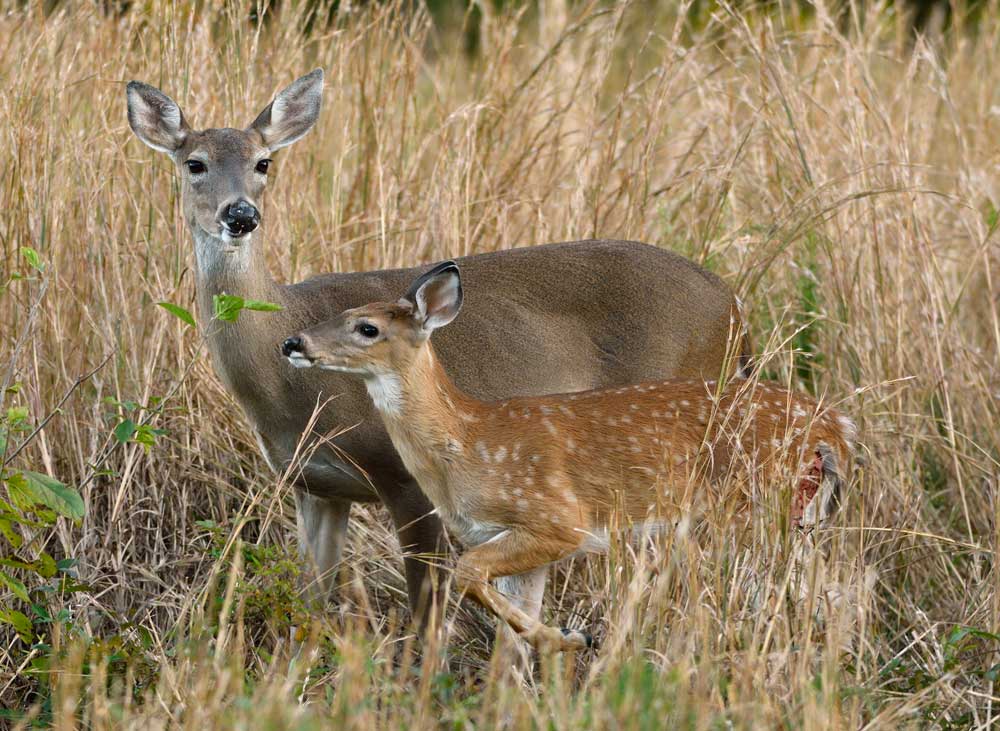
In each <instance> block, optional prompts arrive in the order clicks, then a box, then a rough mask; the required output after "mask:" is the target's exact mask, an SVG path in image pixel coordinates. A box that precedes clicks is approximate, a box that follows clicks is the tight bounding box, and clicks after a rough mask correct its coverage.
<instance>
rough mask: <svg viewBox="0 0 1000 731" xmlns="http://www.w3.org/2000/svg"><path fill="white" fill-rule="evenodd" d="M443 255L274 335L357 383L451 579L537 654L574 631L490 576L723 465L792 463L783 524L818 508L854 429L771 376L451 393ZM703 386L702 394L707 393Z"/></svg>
mask: <svg viewBox="0 0 1000 731" xmlns="http://www.w3.org/2000/svg"><path fill="white" fill-rule="evenodd" d="M462 296H463V295H462V284H461V278H460V275H459V270H458V267H457V266H456V265H455V263H454V262H445V263H443V264H440V265H438V266H437V267H435V268H433V269H432V270H431V271H429V272H427V273H426V274H424V275H423V276H421V277H420V278H418V279H417V280H416V281H415V282H414V283H413V285H412V286H411V287H410V289H409V291H408V292H407V293H406V294H405V295H403V297H402V298H401V299H399V300H398V301H397V302H383V303H376V304H369V305H365V306H363V307H358V308H356V309H351V310H347V311H346V312H344V313H342V314H341V315H340V316H339V317H336V318H334V319H332V320H329V321H327V322H325V323H322V324H320V325H316V326H314V327H312V328H310V329H308V330H305V331H303V332H301V333H300V334H298V335H296V336H293V337H290V338H288V339H287V340H286V341H285V342H284V343H283V344H282V353H283V354H284V355H285V356H286V357H287V358H288V359H289V361H290V362H291V363H292V364H293V365H295V366H297V367H309V366H317V367H319V368H323V369H327V370H331V371H339V372H342V373H354V374H358V375H360V376H362V377H363V379H364V382H365V385H366V386H367V389H368V393H369V394H370V396H371V398H372V400H373V402H374V404H375V408H376V410H377V411H378V412H379V414H380V415H381V417H382V419H383V421H384V423H385V427H386V430H387V432H388V433H389V436H390V437H391V439H392V443H393V445H394V446H395V448H396V449H397V450H398V452H399V454H400V456H401V457H402V460H403V463H404V464H405V465H406V468H407V470H408V471H409V472H410V473H411V474H412V475H413V476H414V477H415V478H416V480H417V482H418V484H419V485H420V487H421V488H422V489H423V491H424V492H425V493H426V495H427V497H428V498H429V499H430V501H431V502H432V503H433V504H434V507H435V509H436V512H437V514H438V515H439V516H440V517H441V519H442V520H443V521H444V522H445V524H446V525H447V527H448V529H449V531H451V532H452V534H453V535H455V536H456V537H457V538H458V539H459V540H460V541H461V542H462V543H463V544H464V545H465V546H466V548H467V550H466V551H465V553H464V554H463V555H462V556H461V557H460V559H459V560H458V564H457V566H456V569H455V573H454V577H455V581H456V584H457V587H458V589H459V590H460V591H461V592H462V593H463V595H465V594H467V595H468V596H470V597H471V598H473V599H474V600H476V601H477V602H479V603H480V604H482V605H483V606H484V607H485V608H486V609H488V610H489V611H491V612H493V613H494V614H496V615H497V616H498V617H500V618H501V619H503V620H505V621H506V622H507V623H508V624H509V625H510V626H511V627H512V628H513V629H514V631H515V632H517V633H518V634H519V635H521V636H522V637H523V638H524V639H526V640H527V641H528V642H530V643H531V644H533V645H535V646H536V647H538V648H551V649H578V648H582V647H586V646H589V645H590V638H589V637H588V636H587V635H586V634H584V633H582V632H578V631H571V630H559V629H556V628H554V627H549V626H547V625H545V624H542V623H541V622H539V621H538V619H537V617H533V616H531V612H530V611H524V609H522V608H521V607H519V606H517V605H516V603H515V602H512V601H511V600H509V599H508V598H507V597H506V596H505V595H504V594H503V593H502V592H501V591H499V590H498V589H497V588H494V587H493V586H491V585H490V583H489V582H490V581H491V580H493V579H498V578H501V577H511V576H519V575H529V576H530V575H537V574H538V572H540V571H545V569H546V567H547V565H548V564H550V563H552V562H554V561H558V560H560V559H564V558H566V557H568V556H571V555H573V554H575V553H577V552H586V551H601V550H605V549H606V547H607V535H608V530H609V529H610V528H613V527H618V526H621V525H627V526H632V527H636V526H642V525H648V524H650V523H663V522H664V521H665V520H669V519H670V517H671V516H677V515H678V514H679V513H681V512H682V511H685V510H690V509H691V507H692V503H699V502H701V501H704V500H707V501H709V502H711V501H718V500H728V499H734V500H735V501H736V502H737V503H738V504H739V505H743V504H745V503H746V498H745V497H744V496H742V495H734V496H726V495H716V494H713V486H714V485H716V484H717V483H718V478H719V477H720V476H721V475H723V474H724V473H726V471H728V470H729V469H730V468H731V467H732V466H734V465H736V466H741V465H742V463H744V462H745V463H749V464H750V465H751V469H750V474H751V475H753V476H755V477H757V478H759V481H761V482H763V484H767V482H766V481H765V480H767V479H768V477H770V479H771V480H772V481H773V480H775V479H776V478H777V477H778V476H780V475H782V474H788V473H793V474H795V475H796V476H797V477H796V479H795V488H794V490H793V497H792V505H791V508H790V517H791V521H792V522H793V523H794V524H796V525H798V526H799V527H807V528H808V527H812V526H815V525H817V524H819V523H821V522H822V521H824V520H825V519H826V518H827V517H828V516H829V515H830V514H831V512H832V510H833V509H834V507H835V506H836V503H837V501H838V495H839V492H840V490H841V483H842V480H841V475H842V474H843V473H844V472H843V471H844V469H845V468H846V465H847V463H848V460H849V459H850V457H851V454H852V449H853V440H854V434H855V427H854V424H853V423H852V422H851V420H850V419H848V418H847V417H846V416H843V415H841V414H838V413H835V412H833V411H829V410H827V411H825V412H822V411H820V410H819V407H818V404H817V403H816V402H815V401H814V400H813V399H811V398H808V397H805V396H801V395H798V394H794V393H791V392H789V391H787V390H785V389H781V388H778V387H776V386H771V385H762V384H752V383H751V382H749V381H742V380H739V381H735V382H733V383H732V384H730V385H729V386H727V387H725V388H720V387H719V386H718V384H717V383H715V382H713V381H704V380H695V379H688V380H684V379H674V380H666V381H657V382H647V383H641V384H637V385H633V386H628V387H624V388H611V389H604V390H597V391H585V392H579V393H567V394H560V395H550V396H535V397H526V398H515V399H509V400H507V401H500V402H483V401H479V400H477V399H475V398H472V397H471V396H469V395H468V394H466V393H464V392H463V391H462V390H460V389H459V388H458V387H457V386H456V385H455V384H454V383H453V382H452V381H451V379H449V377H448V375H447V374H446V373H445V371H444V369H443V368H442V367H441V365H440V363H439V362H438V359H437V356H436V355H435V351H434V347H433V346H432V345H431V342H430V335H431V333H432V332H433V331H434V330H436V329H438V328H440V327H443V326H445V325H447V324H448V323H450V322H451V321H452V320H453V319H454V318H455V317H456V316H457V315H458V313H459V310H460V308H461V306H462ZM717 390H718V391H719V392H718V393H716V391H717Z"/></svg>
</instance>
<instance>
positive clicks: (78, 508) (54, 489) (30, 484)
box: [21, 470, 85, 520]
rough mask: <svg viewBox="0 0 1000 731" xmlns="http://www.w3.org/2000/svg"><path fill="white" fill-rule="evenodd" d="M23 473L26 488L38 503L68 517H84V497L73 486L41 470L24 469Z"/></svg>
mask: <svg viewBox="0 0 1000 731" xmlns="http://www.w3.org/2000/svg"><path fill="white" fill-rule="evenodd" d="M21 474H22V475H23V476H24V480H25V485H24V487H25V489H26V490H27V492H28V494H29V495H30V496H31V497H32V498H34V500H35V502H36V503H40V504H42V505H44V506H45V507H47V508H51V509H52V510H54V511H55V512H57V513H58V514H59V515H62V516H65V517H67V518H73V519H74V520H79V519H80V518H82V517H83V515H84V512H85V508H84V505H83V498H82V497H80V493H78V492H77V491H76V490H74V489H73V488H72V487H69V486H67V485H64V484H63V483H61V482H59V480H57V479H55V478H54V477H49V476H48V475H43V474H42V473H40V472H32V471H30V470H22V471H21Z"/></svg>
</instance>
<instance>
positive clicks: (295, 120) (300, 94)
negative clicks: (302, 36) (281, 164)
mask: <svg viewBox="0 0 1000 731" xmlns="http://www.w3.org/2000/svg"><path fill="white" fill-rule="evenodd" d="M322 106H323V69H315V70H314V71H310V72H309V73H308V74H306V75H305V76H303V77H302V78H299V79H296V80H295V81H293V82H292V83H291V84H290V85H289V86H287V87H285V88H284V89H282V90H281V91H280V92H278V95H277V96H276V97H274V101H272V102H271V103H270V104H268V105H267V106H266V107H265V108H264V111H263V112H261V113H260V114H259V115H257V119H255V120H254V121H253V124H251V125H250V128H251V129H254V130H257V132H258V133H259V134H260V136H261V137H263V138H264V144H265V145H267V147H268V149H270V150H277V149H278V148H280V147H285V146H287V145H290V144H292V143H293V142H295V141H296V140H298V139H299V138H301V137H302V136H303V135H305V133H306V132H308V131H309V130H310V129H312V126H313V125H314V124H316V120H317V119H319V110H320V108H321V107H322Z"/></svg>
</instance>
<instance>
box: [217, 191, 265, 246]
mask: <svg viewBox="0 0 1000 731" xmlns="http://www.w3.org/2000/svg"><path fill="white" fill-rule="evenodd" d="M259 223H260V211H258V210H257V208H256V206H254V205H253V204H252V203H250V202H249V201H246V200H242V199H241V200H238V201H236V202H235V203H232V204H230V205H229V206H228V207H227V208H226V210H225V212H224V213H223V215H222V225H223V226H224V227H225V229H226V232H227V233H229V235H231V236H234V237H237V238H238V237H240V236H245V235H246V234H248V233H250V232H251V231H253V230H254V229H255V228H257V226H258V224H259Z"/></svg>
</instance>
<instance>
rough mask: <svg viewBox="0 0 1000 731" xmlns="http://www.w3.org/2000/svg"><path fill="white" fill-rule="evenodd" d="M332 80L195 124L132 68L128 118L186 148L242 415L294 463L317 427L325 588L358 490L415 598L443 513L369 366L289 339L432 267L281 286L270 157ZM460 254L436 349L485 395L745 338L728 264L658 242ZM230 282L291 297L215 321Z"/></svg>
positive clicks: (314, 486)
mask: <svg viewBox="0 0 1000 731" xmlns="http://www.w3.org/2000/svg"><path fill="white" fill-rule="evenodd" d="M322 83H323V77H322V72H320V71H318V70H317V71H314V72H313V73H311V74H309V75H307V76H305V77H303V78H301V79H299V80H297V81H296V82H294V83H293V84H292V85H290V86H289V87H288V88H286V89H284V90H283V91H282V92H280V93H279V94H278V95H277V96H276V97H275V99H274V101H273V102H272V103H271V104H270V105H268V106H267V107H266V108H265V109H264V111H263V112H261V114H260V115H259V116H258V117H257V119H256V120H255V121H254V122H253V123H252V124H251V125H250V126H249V127H247V128H246V129H228V128H227V129H208V130H203V131H198V130H194V129H192V128H191V127H190V126H189V125H188V123H187V121H186V119H185V117H184V115H183V114H182V112H181V110H180V108H179V107H178V106H177V105H176V103H174V102H173V101H172V100H171V99H169V98H168V97H166V96H165V95H164V94H162V93H161V92H160V91H158V90H156V89H154V88H153V87H150V86H147V85H145V84H141V83H138V82H131V83H130V84H129V85H128V94H127V96H128V107H129V122H130V125H131V127H132V129H133V130H134V131H135V133H136V134H137V135H138V136H139V137H140V139H142V140H143V141H144V142H146V143H147V144H149V145H150V146H152V147H154V148H155V149H157V150H160V151H163V152H166V153H168V154H169V155H170V156H171V157H172V159H173V160H174V161H175V163H176V165H177V169H178V174H179V176H180V180H181V189H182V198H183V211H184V217H185V220H186V222H187V225H188V228H189V229H190V231H191V235H192V238H193V240H194V245H195V259H196V281H197V298H198V311H199V319H200V320H201V323H202V325H203V327H204V329H205V332H206V336H207V339H208V346H209V350H210V353H211V358H212V362H213V365H214V368H215V370H216V372H217V374H218V376H219V378H220V379H221V381H222V382H223V384H224V385H225V386H226V388H227V390H228V391H229V392H230V393H231V394H232V395H233V397H234V398H235V400H236V401H237V403H239V405H240V407H241V408H242V409H243V411H244V412H245V414H246V415H247V418H248V420H249V421H250V423H251V425H252V427H253V429H254V430H255V432H256V435H257V440H258V442H259V444H260V447H261V451H262V452H263V454H264V456H265V458H266V459H267V461H268V463H269V464H270V465H271V466H272V468H273V469H275V470H276V471H278V472H282V471H284V470H285V469H286V468H287V467H288V465H289V464H290V462H291V460H292V458H293V455H294V454H295V452H296V448H297V446H298V445H299V444H300V442H301V441H302V440H303V439H304V440H305V445H304V446H305V449H304V450H303V452H305V453H310V447H311V446H315V445H316V444H319V447H318V448H317V449H315V451H312V452H311V457H310V458H309V460H308V462H306V463H305V464H304V465H302V466H301V470H300V471H299V469H298V466H297V467H296V470H295V471H294V473H293V475H294V480H295V487H296V493H295V498H296V508H297V523H298V530H299V540H300V543H301V545H302V549H303V552H304V553H305V554H306V556H307V557H308V558H309V559H310V561H311V563H312V564H313V565H314V568H315V570H316V572H317V574H318V577H319V578H318V580H317V581H316V582H314V584H313V586H314V593H315V594H316V595H317V597H322V596H325V595H326V594H327V593H328V591H329V589H330V588H331V586H332V583H333V582H332V579H333V577H332V570H333V568H334V567H335V566H336V564H337V562H338V561H339V559H340V555H341V551H342V549H343V545H344V536H345V533H346V526H347V521H348V516H349V509H350V504H351V503H352V502H356V501H365V502H370V501H381V502H383V503H384V504H385V505H386V507H387V508H388V510H389V513H390V515H391V517H392V520H393V522H394V524H395V525H396V526H397V531H398V532H399V537H400V544H401V546H402V547H403V550H404V552H406V554H407V556H408V557H407V559H406V577H407V585H408V592H409V597H410V603H411V607H412V608H414V609H415V610H416V609H417V605H418V603H419V601H420V597H421V596H422V595H423V591H424V578H425V575H426V565H427V564H426V562H425V561H422V560H418V559H415V558H411V557H409V555H410V554H426V553H433V552H436V551H438V550H439V548H440V545H441V544H440V539H441V525H440V522H439V521H438V519H437V518H436V517H435V516H434V515H432V514H431V511H432V508H431V505H430V504H429V503H428V501H427V499H426V497H425V496H424V495H423V493H422V492H421V491H420V489H419V487H418V486H417V484H416V482H415V481H414V480H413V477H412V476H411V475H410V474H409V473H408V471H407V469H406V468H405V466H404V464H403V462H402V461H401V460H400V458H399V456H398V454H397V453H396V451H395V449H394V448H393V446H392V442H391V441H390V439H389V436H388V435H387V433H386V430H385V428H384V426H383V425H382V423H381V421H380V419H379V418H378V416H377V415H376V414H375V413H374V410H373V408H372V404H371V401H370V399H369V397H368V395H367V394H366V392H365V389H364V386H363V385H362V384H361V383H360V381H359V380H358V379H356V378H353V377H350V376H341V375H337V374H323V373H318V372H316V371H293V370H291V369H289V368H287V367H286V365H285V364H284V363H283V362H282V361H281V354H280V352H279V349H278V347H277V344H278V343H279V342H280V341H281V339H282V338H283V337H284V336H286V335H287V334H288V333H290V332H296V331H299V330H302V329H305V328H308V327H310V326H312V325H315V324H316V323H319V322H322V321H324V320H327V319H328V318H331V317H333V316H334V315H336V314H338V313H339V312H341V311H343V310H344V309H347V308H349V307H356V306H358V305H360V304H363V303H365V302H371V301H376V300H381V299H385V298H387V297H390V296H394V295H395V293H397V292H399V291H401V290H402V289H405V287H406V286H407V285H408V284H409V282H411V281H412V280H413V278H414V277H416V276H417V274H418V273H419V272H418V271H417V270H416V269H398V270H387V271H375V272H357V273H344V274H328V275H324V276H319V277H316V278H313V279H310V280H308V281H305V282H301V283H296V284H291V285H281V284H278V283H277V282H275V281H274V279H273V278H272V276H271V274H270V272H269V271H268V268H267V265H266V261H265V255H264V252H265V247H266V244H267V242H266V239H265V238H264V235H263V231H262V228H261V226H260V223H261V219H260V211H259V205H260V200H261V198H262V197H263V195H264V189H265V185H266V181H267V172H268V169H269V167H270V165H271V164H272V163H271V160H270V156H271V155H272V154H273V152H274V151H275V150H277V149H279V148H281V147H284V146H286V145H288V144H291V143H292V142H294V141H295V140H297V139H299V138H300V137H302V136H303V135H304V134H306V132H307V131H308V130H309V129H310V127H311V126H312V125H313V123H314V122H315V120H316V118H317V117H318V114H319V110H320V102H321V98H322ZM460 262H461V264H462V266H463V269H464V272H465V276H466V278H467V281H468V282H469V284H470V286H474V287H475V291H476V296H475V297H474V298H472V299H470V302H469V305H468V307H467V308H466V312H465V315H464V316H463V318H462V321H461V322H460V323H458V324H456V325H455V327H453V328H449V329H448V331H446V332H444V333H442V336H441V337H440V338H439V339H438V343H437V344H438V353H439V356H440V358H441V359H442V361H443V362H444V363H445V364H446V365H447V366H448V368H449V370H450V372H451V373H452V374H453V377H454V378H455V382H456V384H457V385H458V386H459V387H461V388H463V389H466V390H467V391H468V392H469V393H471V394H473V395H475V396H476V397H479V398H483V399H498V398H506V397H510V396H513V395H516V394H517V395H531V394H542V393H550V392H559V391H570V390H581V389H588V388H594V387H598V386H603V385H611V384H620V383H626V382H629V381H634V380H642V379H648V378H654V377H662V376H667V375H673V374H686V375H699V374H706V375H710V376H715V375H717V374H718V373H719V372H720V371H721V370H723V369H724V368H730V367H731V366H732V365H734V364H735V361H737V360H739V357H740V356H744V355H745V354H746V350H747V346H746V340H745V337H744V336H743V332H742V331H743V328H742V323H741V322H740V320H739V314H738V312H737V308H736V302H735V299H734V297H733V295H732V293H731V292H730V291H729V290H728V289H727V288H726V286H725V285H724V284H723V283H722V282H721V280H719V279H718V278H717V277H714V276H713V275H711V274H709V273H708V272H706V271H704V270H703V269H701V268H699V267H697V266H695V265H693V264H692V263H690V262H688V261H687V260H685V259H683V258H682V257H679V256H676V255H674V254H671V253H669V252H665V251H662V250H660V249H657V248H654V247H651V246H646V245H643V244H638V243H630V242H618V241H586V242H577V243H572V244H553V245H547V246H538V247H530V248H525V249H515V250H511V251H503V252H495V253H488V254H481V255H477V256H471V257H467V258H464V259H461V260H460ZM623 273H624V274H626V275H627V276H625V277H623V276H622V274H623ZM612 274H614V276H612ZM222 293H226V294H230V295H238V296H242V297H244V298H248V299H258V300H265V301H269V302H275V303H277V304H279V305H281V306H282V308H283V309H282V310H281V311H280V312H267V313H260V312H250V311H245V312H243V313H242V314H241V315H240V317H239V319H238V320H237V321H235V322H217V321H213V320H212V316H213V296H214V295H217V294H222ZM528 324H530V325H531V327H530V328H527V327H526V325H528ZM328 400H329V403H328V404H327V406H326V407H325V408H324V409H323V411H322V412H321V413H320V414H319V416H318V418H317V420H316V423H315V427H314V430H313V433H312V434H305V433H304V432H305V430H306V426H307V423H308V422H309V419H310V417H311V415H312V414H313V412H314V410H315V408H316V407H317V404H321V403H323V402H326V401H328ZM338 430H346V431H344V433H342V434H341V435H340V436H339V437H338V438H337V439H336V440H335V446H336V449H334V448H333V447H331V446H330V445H327V444H325V443H322V442H321V440H320V439H319V437H321V436H322V435H326V434H330V433H333V432H336V431H338ZM344 455H347V457H348V458H345V457H344ZM422 616H423V615H422V614H418V617H422Z"/></svg>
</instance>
